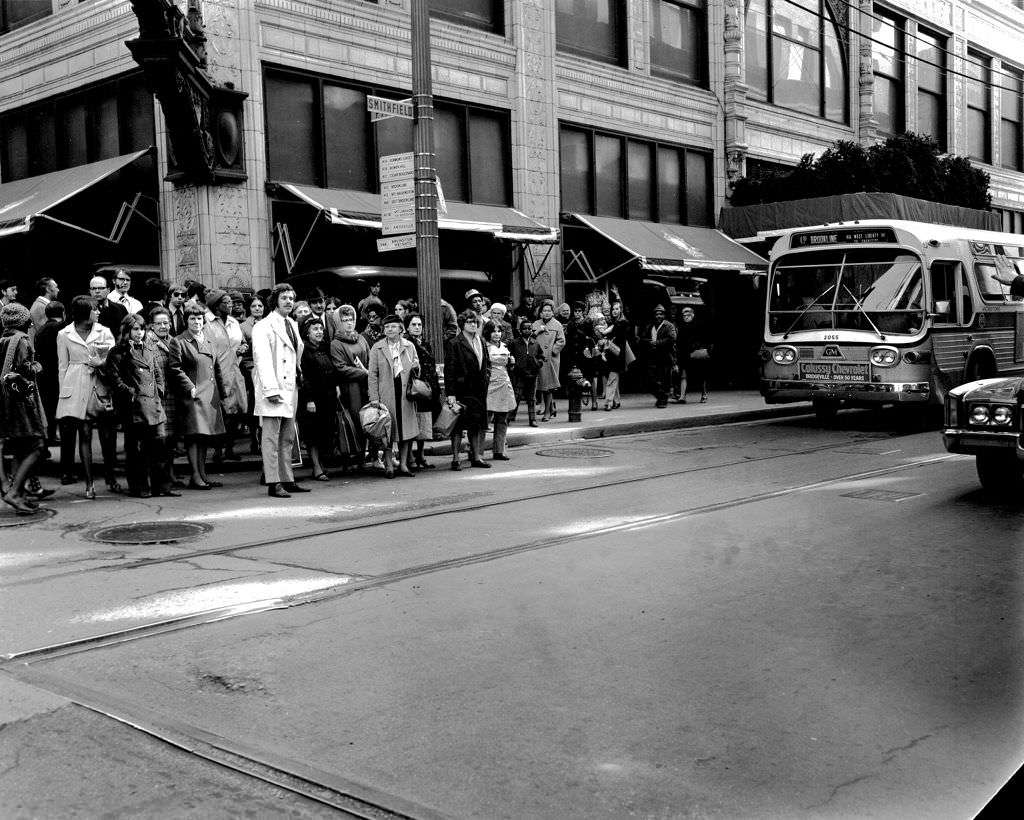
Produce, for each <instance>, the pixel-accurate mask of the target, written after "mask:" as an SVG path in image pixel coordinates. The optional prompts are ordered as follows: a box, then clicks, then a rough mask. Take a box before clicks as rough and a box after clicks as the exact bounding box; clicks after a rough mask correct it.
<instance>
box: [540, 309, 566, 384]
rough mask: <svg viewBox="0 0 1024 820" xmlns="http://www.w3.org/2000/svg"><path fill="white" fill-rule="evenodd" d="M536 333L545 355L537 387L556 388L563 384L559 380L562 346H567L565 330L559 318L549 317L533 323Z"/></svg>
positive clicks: (542, 352) (542, 354)
mask: <svg viewBox="0 0 1024 820" xmlns="http://www.w3.org/2000/svg"><path fill="white" fill-rule="evenodd" d="M533 329H534V332H535V333H536V336H535V337H534V338H535V339H536V341H537V344H538V345H540V352H541V356H543V357H544V365H543V366H542V367H541V369H540V372H539V373H538V374H537V389H538V390H540V391H547V390H554V389H556V388H558V387H560V386H561V382H559V380H558V367H559V364H560V359H561V352H562V348H563V347H565V331H564V330H563V329H562V323H561V322H559V321H558V319H554V318H552V319H549V320H548V321H547V323H546V324H545V323H544V320H543V319H538V320H537V321H536V322H534V323H533Z"/></svg>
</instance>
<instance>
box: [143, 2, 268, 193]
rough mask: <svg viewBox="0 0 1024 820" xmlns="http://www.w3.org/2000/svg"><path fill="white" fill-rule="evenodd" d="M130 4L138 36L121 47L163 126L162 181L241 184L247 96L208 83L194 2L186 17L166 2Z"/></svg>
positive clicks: (200, 23) (202, 36)
mask: <svg viewBox="0 0 1024 820" xmlns="http://www.w3.org/2000/svg"><path fill="white" fill-rule="evenodd" d="M131 4H132V11H134V12H135V16H136V17H137V18H138V19H139V38H138V39H136V40H128V41H126V43H125V45H127V46H128V50H129V51H131V53H132V57H133V58H134V59H135V62H137V63H138V64H139V65H140V66H141V67H142V70H143V74H144V76H145V79H146V87H147V88H148V89H149V91H150V92H151V93H152V94H153V95H155V96H156V98H157V99H158V100H159V101H160V108H161V109H162V110H163V113H164V119H165V120H166V122H167V135H168V140H169V142H170V152H169V156H168V168H169V171H168V174H167V179H168V180H170V181H172V182H188V183H195V184H204V185H211V184H213V185H215V184H218V183H222V182H238V181H241V180H244V179H245V178H246V173H245V158H244V157H243V155H242V134H243V129H242V102H243V101H244V100H245V98H246V97H247V96H249V95H248V94H246V93H245V92H242V91H236V90H235V89H234V87H233V86H232V85H231V84H230V83H228V84H225V85H217V84H215V83H214V82H213V81H212V80H211V79H210V76H209V74H208V73H207V70H206V35H205V34H204V33H203V21H202V15H201V13H200V9H199V2H198V0H189V5H188V13H187V15H186V14H183V13H182V12H181V10H180V9H179V8H178V7H177V6H176V5H175V4H174V3H173V2H171V0H131Z"/></svg>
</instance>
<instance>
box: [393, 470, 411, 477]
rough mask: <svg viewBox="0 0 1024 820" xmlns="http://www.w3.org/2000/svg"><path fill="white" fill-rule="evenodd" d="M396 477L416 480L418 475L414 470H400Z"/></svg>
mask: <svg viewBox="0 0 1024 820" xmlns="http://www.w3.org/2000/svg"><path fill="white" fill-rule="evenodd" d="M395 475H400V476H402V478H416V473H414V472H413V471H412V470H398V472H396V473H395Z"/></svg>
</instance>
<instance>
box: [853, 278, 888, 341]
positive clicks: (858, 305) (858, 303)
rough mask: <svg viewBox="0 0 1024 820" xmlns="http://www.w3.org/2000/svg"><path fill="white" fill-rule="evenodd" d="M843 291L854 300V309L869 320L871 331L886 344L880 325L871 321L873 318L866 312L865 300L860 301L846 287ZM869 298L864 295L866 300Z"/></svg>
mask: <svg viewBox="0 0 1024 820" xmlns="http://www.w3.org/2000/svg"><path fill="white" fill-rule="evenodd" d="M843 290H845V291H846V292H847V293H848V294H850V298H851V299H853V305H854V307H856V308H857V310H859V311H860V312H861V313H862V314H863V315H864V318H865V319H867V320H868V324H869V325H871V329H872V330H873V331H875V333H877V334H878V338H879V339H880V340H881V341H883V342H884V341H885V334H884V333H882V331H880V330H879V329H878V325H876V324H875V323H874V322H872V321H871V317H870V316H869V315H868V312H867V311H866V310H864V300H863V299H858V298H857V297H856V295H855V294H854V292H853V291H852V290H850V289H849V288H848V287H847V286H846V285H843ZM870 292H871V291H870V289H869V290H868V293H870ZM867 297H868V294H867V293H865V294H864V299H867Z"/></svg>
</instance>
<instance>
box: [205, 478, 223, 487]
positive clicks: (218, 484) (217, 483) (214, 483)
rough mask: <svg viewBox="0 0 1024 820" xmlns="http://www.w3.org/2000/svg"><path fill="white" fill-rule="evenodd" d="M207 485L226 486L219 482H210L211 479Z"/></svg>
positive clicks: (207, 480) (207, 481)
mask: <svg viewBox="0 0 1024 820" xmlns="http://www.w3.org/2000/svg"><path fill="white" fill-rule="evenodd" d="M206 483H207V484H209V485H210V486H211V487H223V486H224V485H223V484H222V483H221V482H219V481H210V479H206Z"/></svg>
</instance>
